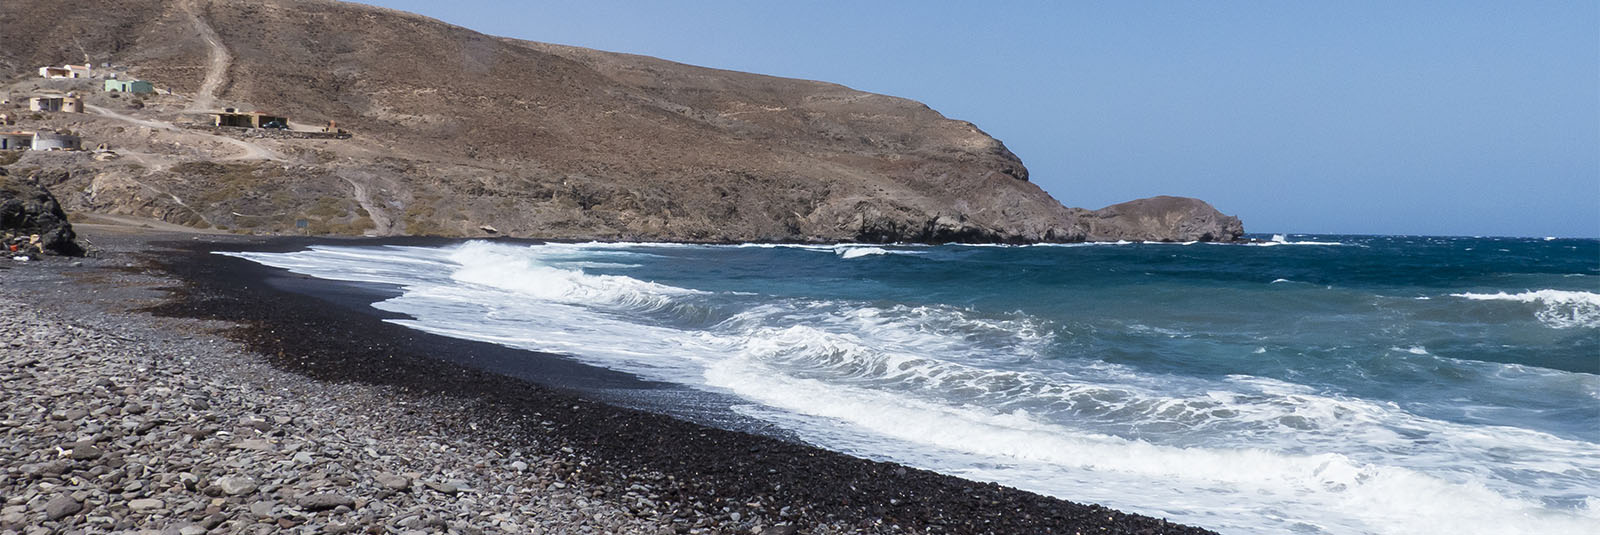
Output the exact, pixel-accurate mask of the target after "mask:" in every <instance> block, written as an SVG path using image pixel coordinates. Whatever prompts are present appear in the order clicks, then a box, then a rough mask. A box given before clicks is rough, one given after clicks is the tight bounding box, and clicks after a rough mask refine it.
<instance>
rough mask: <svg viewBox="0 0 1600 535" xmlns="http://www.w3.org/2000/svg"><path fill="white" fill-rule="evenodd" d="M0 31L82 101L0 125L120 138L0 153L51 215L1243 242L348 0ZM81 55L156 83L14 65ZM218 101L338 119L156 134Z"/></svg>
mask: <svg viewBox="0 0 1600 535" xmlns="http://www.w3.org/2000/svg"><path fill="white" fill-rule="evenodd" d="M0 40H3V41H4V45H3V46H0V76H4V77H5V78H6V79H7V80H9V81H10V85H9V86H8V88H7V89H8V91H9V92H10V95H11V97H12V101H13V102H20V100H19V99H24V100H25V97H26V96H29V94H31V93H37V92H40V91H51V90H55V91H69V90H76V91H77V92H78V93H79V94H80V95H82V96H84V97H85V99H86V101H87V102H88V103H89V104H90V105H91V106H92V108H91V110H92V111H95V112H96V113H90V114H60V113H50V114H43V115H42V116H40V117H34V116H32V115H29V116H26V117H25V118H24V120H23V121H22V123H20V124H19V127H27V128H35V129H39V128H46V129H61V128H65V129H71V130H74V131H76V132H78V133H80V134H83V135H84V136H85V143H86V144H87V145H89V146H93V145H94V144H98V143H107V144H109V145H111V148H112V149H113V150H116V151H117V152H118V153H119V154H120V157H118V158H116V159H91V158H88V157H86V156H83V155H70V154H47V153H30V154H28V155H26V156H24V157H23V158H22V160H21V161H19V162H17V163H16V164H14V168H13V174H19V173H18V172H17V171H19V170H25V171H28V172H30V173H35V172H37V173H45V174H46V175H48V177H53V178H49V179H48V180H46V182H49V183H50V184H47V185H49V186H50V187H51V189H52V190H53V191H54V192H55V193H56V194H57V195H58V196H59V197H61V198H62V199H63V202H64V203H65V204H66V205H67V206H68V208H69V209H72V210H86V211H90V212H101V213H108V214H133V215H143V216H151V217H156V218H160V219H164V220H167V221H170V222H176V223H181V224H187V225H192V226H198V227H211V228H219V229H233V230H250V231H270V232H289V231H294V230H295V225H296V223H297V222H303V223H305V225H306V229H307V230H306V231H308V232H333V233H359V232H366V233H375V234H440V235H457V236H460V235H481V234H482V233H483V232H485V231H484V230H481V229H482V228H484V227H488V228H493V229H495V230H497V231H498V232H501V233H506V234H511V235H517V236H530V237H550V238H597V239H651V240H704V241H745V240H790V241H794V240H808V241H837V240H861V241H978V242H1027V241H1079V240H1085V239H1088V240H1100V239H1123V238H1129V239H1144V240H1188V239H1210V240H1221V241H1227V240H1232V239H1237V237H1238V236H1239V234H1240V233H1242V229H1241V228H1240V226H1239V225H1238V220H1237V219H1233V218H1229V217H1227V216H1223V215H1221V214H1219V213H1217V212H1216V211H1215V210H1214V209H1212V208H1211V207H1210V206H1209V205H1205V204H1204V203H1201V202H1199V201H1193V200H1189V201H1185V202H1183V203H1176V204H1174V203H1170V202H1148V203H1143V204H1140V205H1139V206H1138V207H1137V208H1138V210H1134V207H1130V206H1126V205H1118V207H1112V208H1108V209H1107V210H1113V209H1115V211H1116V213H1115V214H1109V215H1108V214H1104V213H1102V212H1103V211H1102V212H1088V211H1085V210H1081V209H1074V208H1066V207H1063V206H1062V205H1061V204H1060V203H1058V202H1057V201H1056V200H1055V199H1053V198H1051V197H1050V195H1049V194H1046V193H1045V192H1044V191H1043V190H1041V189H1039V188H1038V187H1037V186H1035V185H1034V184H1032V183H1031V182H1029V181H1028V171H1027V168H1026V167H1024V166H1023V164H1022V162H1021V161H1020V160H1018V159H1017V157H1016V155H1014V154H1012V153H1011V151H1009V150H1007V149H1006V147H1005V145H1004V144H1003V143H1001V142H1000V141H999V140H996V139H994V138H993V137H990V136H989V135H987V134H985V133H984V132H983V131H982V130H979V129H978V128H977V127H976V126H974V125H973V124H971V123H968V122H964V121H959V120H952V119H948V118H946V117H944V116H943V115H940V114H939V113H938V112H936V111H934V110H932V109H930V108H928V107H927V106H925V105H923V104H921V103H918V102H915V101H911V100H907V99H902V98H896V97H891V96H885V95H877V94H872V93H866V92H861V91H856V90H852V89H850V88H847V87H843V86H840V85H836V84H830V83H824V82H814V81H806V80H794V79H786V78H777V77H771V76H762V75H756V74H748V73H740V72H732V71H723V70H716V69H709V68H704V67H696V66H690V65H683V64H678V63H673V62H669V61H664V60H660V59H656V58H650V57H645V56H636V55H628V54H617V53H610V52H600V51H595V50H588V49H583V48H575V47H567V46H560V45H552V44H544V43H535V42H528V41H519V40H513V39H505V38H499V37H493V36H487V35H483V34H480V33H477V32H473V31H471V30H468V29H465V28H460V27H456V26H451V25H448V24H444V23H442V22H439V21H436V20H432V19H428V18H424V17H420V16H417V15H412V14H407V13H402V12H397V11H393V10H387V9H381V8H374V7H369V6H364V5H357V4H348V3H340V2H331V1H326V0H266V1H256V0H251V1H244V0H239V1H234V0H212V1H207V0H195V1H180V2H160V1H154V0H83V1H78V2H60V3H58V2H46V1H38V0H17V1H7V2H3V3H0ZM86 61H87V62H89V63H92V64H93V65H94V66H95V67H96V68H97V71H96V76H103V75H105V74H107V73H108V72H117V73H118V74H119V75H120V76H122V77H124V78H126V77H137V78H143V79H147V80H150V81H151V82H153V83H154V84H155V85H156V86H157V87H158V88H163V89H169V90H170V91H171V94H169V95H153V96H145V97H140V98H139V99H138V103H137V104H132V103H133V100H134V99H131V98H129V97H128V96H124V95H114V94H108V93H105V92H103V91H100V86H99V85H98V84H100V81H99V80H42V79H40V78H39V77H38V75H37V69H38V67H39V66H44V65H60V64H62V63H80V64H81V63H84V62H86ZM103 64H110V65H111V67H110V68H109V69H107V68H101V66H102V65H103ZM224 106H229V107H238V108H241V109H244V110H268V111H271V112H273V113H274V114H278V115H287V116H288V117H290V118H291V119H292V120H293V121H294V126H296V128H297V129H315V128H316V127H320V126H322V125H324V124H326V121H335V122H336V123H337V128H339V129H344V130H348V131H350V132H352V133H353V134H354V136H353V137H352V138H351V139H347V140H325V139H292V138H290V139H279V138H275V137H267V138H256V137H248V136H246V135H245V134H250V132H231V131H230V132H220V133H219V132H213V131H206V130H194V129H189V128H171V127H169V125H179V126H182V125H185V124H187V123H194V122H201V121H205V120H207V119H206V118H205V117H204V116H203V115H196V114H195V113H194V112H197V111H204V110H209V109H215V108H219V107H224ZM59 171H66V173H65V175H62V174H60V173H59ZM52 172H54V173H55V174H50V173H52ZM1085 187H1092V185H1086V186H1085ZM1119 207H1120V208H1119ZM1151 210H1154V212H1151ZM1134 211H1140V212H1141V213H1142V214H1143V215H1141V216H1138V217H1128V216H1127V214H1131V213H1132V212H1134ZM1118 214H1122V215H1121V216H1119V215H1118ZM1230 222H1231V223H1230Z"/></svg>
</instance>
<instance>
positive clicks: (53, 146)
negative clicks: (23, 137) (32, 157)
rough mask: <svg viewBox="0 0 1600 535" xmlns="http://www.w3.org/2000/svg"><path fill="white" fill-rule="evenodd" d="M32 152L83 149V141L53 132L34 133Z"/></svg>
mask: <svg viewBox="0 0 1600 535" xmlns="http://www.w3.org/2000/svg"><path fill="white" fill-rule="evenodd" d="M31 148H32V149H33V150H78V149H82V148H83V139H82V138H79V137H78V136H74V135H69V134H57V133H54V132H34V133H33V147H31Z"/></svg>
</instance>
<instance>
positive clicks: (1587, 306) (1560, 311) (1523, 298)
mask: <svg viewBox="0 0 1600 535" xmlns="http://www.w3.org/2000/svg"><path fill="white" fill-rule="evenodd" d="M1450 296H1451V297H1460V298H1464V299H1471V300H1474V301H1511V302H1517V303H1531V304H1537V305H1539V306H1540V307H1539V309H1538V311H1536V312H1534V316H1535V317H1537V318H1538V319H1539V322H1540V323H1543V324H1545V325H1546V326H1549V327H1551V328H1554V329H1571V328H1574V327H1585V328H1590V329H1593V328H1597V327H1600V294H1596V293H1591V292H1580V291H1573V290H1538V291H1530V292H1522V293H1517V294H1510V293H1506V292H1496V293H1492V294H1488V293H1456V294H1450Z"/></svg>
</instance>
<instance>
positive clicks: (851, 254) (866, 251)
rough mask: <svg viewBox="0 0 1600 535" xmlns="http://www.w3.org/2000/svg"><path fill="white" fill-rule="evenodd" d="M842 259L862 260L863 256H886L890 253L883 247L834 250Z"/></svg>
mask: <svg viewBox="0 0 1600 535" xmlns="http://www.w3.org/2000/svg"><path fill="white" fill-rule="evenodd" d="M834 253H835V254H838V255H839V257H840V258H861V257H863V256H873V255H885V254H889V251H888V250H886V249H884V248H882V247H840V248H838V249H835V250H834Z"/></svg>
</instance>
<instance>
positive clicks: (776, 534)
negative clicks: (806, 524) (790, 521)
mask: <svg viewBox="0 0 1600 535" xmlns="http://www.w3.org/2000/svg"><path fill="white" fill-rule="evenodd" d="M799 531H800V529H799V528H796V527H794V526H772V527H770V528H767V529H763V530H761V535H794V534H795V533H798V532H799Z"/></svg>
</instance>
